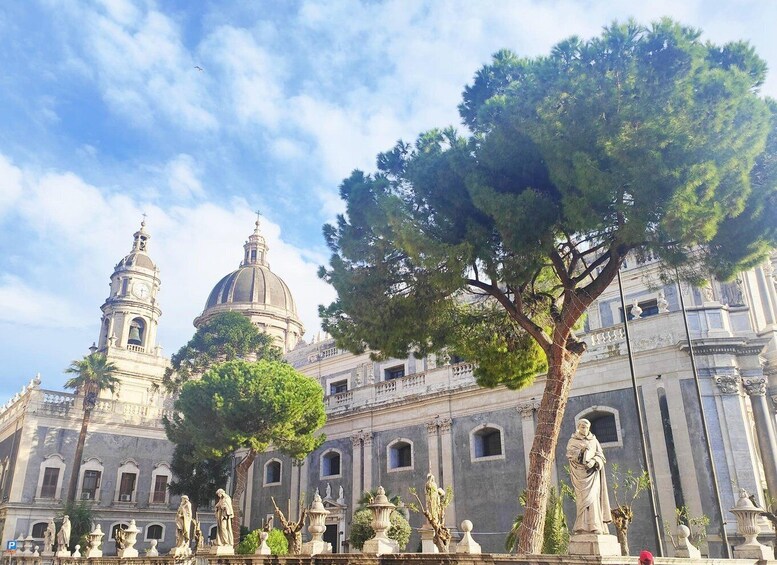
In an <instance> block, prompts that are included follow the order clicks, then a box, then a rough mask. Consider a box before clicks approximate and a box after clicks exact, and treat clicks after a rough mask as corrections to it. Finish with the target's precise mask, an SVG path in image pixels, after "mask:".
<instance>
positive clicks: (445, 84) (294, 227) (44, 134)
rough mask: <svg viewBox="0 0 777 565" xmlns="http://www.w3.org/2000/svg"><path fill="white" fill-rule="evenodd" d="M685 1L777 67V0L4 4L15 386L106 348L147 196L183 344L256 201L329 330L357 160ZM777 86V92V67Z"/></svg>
mask: <svg viewBox="0 0 777 565" xmlns="http://www.w3.org/2000/svg"><path fill="white" fill-rule="evenodd" d="M664 15H668V16H671V17H674V18H675V19H677V20H679V21H681V22H683V23H685V24H687V25H692V26H696V27H700V28H701V29H703V30H704V32H705V37H706V38H708V39H710V40H711V41H714V42H717V43H722V42H725V41H730V40H736V39H746V40H749V41H750V42H751V43H752V44H753V45H754V46H755V47H756V50H757V51H758V53H759V54H760V55H761V56H762V57H763V58H764V59H766V61H767V62H768V63H769V65H770V66H772V67H774V66H777V42H775V41H774V40H773V37H772V36H771V35H770V31H769V27H768V25H767V23H768V22H774V21H777V2H764V1H730V2H703V1H698V0H697V1H683V2H676V1H671V2H670V1H665V0H664V1H662V0H657V1H653V2H643V3H634V2H617V1H602V2H594V1H571V0H570V1H529V0H514V1H511V2H504V1H501V0H500V1H491V2H489V1H478V2H472V1H471V0H447V1H444V2H440V1H429V2H422V1H420V0H418V1H416V0H404V1H386V2H380V1H365V2H357V1H350V0H332V1H328V2H304V1H296V2H295V1H288V2H275V1H269V0H268V1H257V0H251V1H249V0H245V1H239V0H235V1H232V2H215V1H214V2H207V1H201V2H190V1H188V0H187V1H178V2H176V1H172V0H170V1H158V2H154V1H151V0H137V1H134V0H94V1H80V2H74V1H69V0H61V1H60V0H11V1H8V2H3V3H2V4H0V68H2V75H0V402H3V401H4V400H5V399H7V398H8V397H10V396H11V395H13V394H14V392H16V391H17V390H19V389H20V388H21V386H22V385H23V384H24V383H25V382H27V381H29V379H30V378H32V377H33V376H34V375H35V374H36V373H38V372H40V373H41V375H42V378H43V383H44V386H45V387H47V388H59V387H60V386H61V383H62V382H63V380H64V377H63V375H62V371H63V369H64V368H65V367H66V366H67V365H68V364H69V362H70V361H71V360H73V359H77V358H80V357H81V356H83V355H84V354H85V353H86V352H87V348H88V347H89V345H91V343H92V342H93V341H94V340H96V338H97V332H98V328H99V321H100V310H99V307H100V305H101V304H102V302H103V301H104V299H105V298H106V296H107V289H108V287H107V285H108V280H109V276H110V274H111V272H112V270H113V266H114V265H115V264H116V262H117V261H118V260H119V259H120V258H121V257H123V256H124V255H125V254H126V253H127V252H128V251H129V250H130V245H131V241H132V233H133V232H134V231H135V230H136V229H137V227H138V225H139V222H140V219H141V214H143V213H146V214H148V220H147V228H148V230H149V231H150V232H151V234H152V240H151V244H150V255H151V256H152V258H153V259H154V260H155V261H156V262H157V264H158V265H159V267H160V269H161V277H162V291H161V293H160V297H159V298H160V304H161V307H162V310H163V317H162V319H161V322H160V328H159V341H160V343H161V344H162V345H163V347H164V351H165V352H166V354H168V355H170V354H171V353H173V352H174V351H176V350H177V349H178V348H179V347H180V346H181V345H182V344H183V343H184V342H185V341H186V340H187V339H188V338H189V337H191V334H192V332H193V327H192V325H191V322H192V320H193V319H194V317H195V316H197V315H198V314H199V313H200V312H201V311H202V307H203V305H204V302H205V299H206V297H207V295H208V292H209V291H210V289H211V288H212V286H213V285H214V284H215V283H216V282H217V281H218V279H219V278H221V276H223V275H224V274H226V273H228V272H230V271H231V270H233V269H235V268H236V267H237V266H238V264H239V261H240V259H241V257H242V247H241V246H242V243H243V241H244V240H245V238H246V237H247V236H248V235H249V234H250V233H251V231H252V228H253V221H254V214H253V210H256V209H259V210H261V211H262V214H263V220H262V229H263V232H264V234H265V236H266V237H267V240H268V243H269V246H270V252H269V256H268V257H269V260H270V265H271V267H272V268H273V270H274V271H276V272H277V273H278V274H279V275H280V276H281V277H283V278H284V280H286V282H287V283H288V284H289V286H290V287H291V290H292V292H293V293H294V295H295V298H296V300H297V305H298V310H299V313H300V316H301V317H302V319H303V321H304V323H305V325H306V327H307V328H308V330H309V331H308V335H307V337H308V339H309V338H310V336H311V334H314V333H315V332H316V331H317V330H318V320H317V316H316V306H317V304H319V303H322V302H329V301H330V300H331V299H332V298H333V293H332V291H331V290H330V289H329V288H328V287H326V286H325V285H324V284H323V283H321V282H320V281H319V280H318V279H317V277H316V274H315V273H316V269H317V267H318V265H320V264H322V263H324V262H325V261H326V259H327V255H328V253H327V250H326V248H325V246H324V242H323V239H322V237H321V226H322V224H324V223H325V222H327V221H331V220H332V219H333V218H334V217H335V215H336V214H337V213H338V212H340V211H341V209H342V207H341V204H340V202H339V199H338V194H337V187H338V184H339V182H340V181H341V180H342V179H343V178H344V177H345V176H347V175H348V174H349V172H350V171H351V170H352V169H354V168H361V169H366V170H372V169H373V163H374V158H375V155H376V154H377V153H378V152H379V151H382V150H385V149H388V148H390V147H391V146H392V145H393V144H394V143H395V142H396V140H398V139H400V138H402V139H405V140H413V139H414V138H415V137H416V135H417V134H418V133H419V132H421V131H423V130H425V129H428V128H431V127H437V126H445V125H448V124H456V125H457V124H458V123H459V121H458V115H457V112H456V105H457V103H458V102H459V96H460V93H461V91H462V89H463V87H464V86H465V85H466V84H467V83H468V82H469V81H470V79H471V77H472V76H473V74H474V73H475V71H476V70H477V69H478V68H479V67H480V66H481V65H482V64H484V63H485V62H487V61H488V59H489V57H490V55H491V54H492V53H494V52H495V51H497V50H498V49H500V48H504V47H507V48H510V49H513V50H514V51H516V52H517V53H519V54H521V55H526V56H533V55H538V54H543V53H547V52H548V50H549V49H550V47H551V46H552V45H553V44H555V43H556V42H558V41H559V40H561V39H564V38H566V37H568V36H570V35H573V34H576V35H579V36H582V37H590V36H593V35H596V34H598V33H599V30H600V29H601V27H602V26H603V25H606V24H608V23H610V22H611V21H613V20H615V19H617V20H623V19H626V18H628V17H634V18H635V19H637V21H639V22H642V23H649V22H651V21H654V20H656V19H658V18H660V17H661V16H664ZM197 66H199V67H201V68H202V69H203V70H202V71H200V70H198V69H197V68H195V67H197ZM763 92H764V93H765V94H768V95H770V96H772V97H777V73H774V72H772V73H771V74H770V76H769V79H768V82H767V84H766V85H765V86H764V88H763Z"/></svg>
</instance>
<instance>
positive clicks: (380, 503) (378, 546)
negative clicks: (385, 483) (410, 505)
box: [362, 486, 399, 555]
mask: <svg viewBox="0 0 777 565" xmlns="http://www.w3.org/2000/svg"><path fill="white" fill-rule="evenodd" d="M367 508H369V509H370V510H371V511H372V523H371V524H370V526H372V529H373V530H375V535H374V536H373V537H372V538H370V539H368V540H367V541H365V542H364V547H362V553H368V554H375V555H381V554H383V553H398V552H399V544H398V543H397V542H396V540H393V539H391V538H390V537H388V534H387V532H388V529H389V528H390V527H391V521H390V519H389V518H390V516H391V512H392V511H393V510H394V508H396V506H394V505H393V504H392V503H391V502H389V499H388V497H387V496H386V491H385V489H384V488H383V487H382V486H379V487H378V494H377V496H376V497H375V499H374V500H373V501H372V504H368V505H367Z"/></svg>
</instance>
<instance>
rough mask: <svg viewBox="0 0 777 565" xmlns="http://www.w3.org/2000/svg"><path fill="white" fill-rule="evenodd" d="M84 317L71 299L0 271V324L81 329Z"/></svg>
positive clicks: (84, 324)
mask: <svg viewBox="0 0 777 565" xmlns="http://www.w3.org/2000/svg"><path fill="white" fill-rule="evenodd" d="M89 322H90V320H88V319H87V318H85V317H84V316H83V314H82V313H81V312H80V311H79V309H78V308H76V307H73V306H72V305H71V303H70V300H68V299H67V298H64V297H62V296H60V295H58V294H53V293H50V292H46V291H41V290H38V289H36V288H34V287H31V286H30V285H28V284H26V283H25V282H23V281H22V280H21V279H19V278H18V277H15V276H12V275H0V324H1V323H9V324H18V325H22V326H33V327H40V328H61V329H63V330H65V329H73V328H77V329H84V328H86V327H87V326H88V324H89Z"/></svg>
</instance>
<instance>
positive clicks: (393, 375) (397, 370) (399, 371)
mask: <svg viewBox="0 0 777 565" xmlns="http://www.w3.org/2000/svg"><path fill="white" fill-rule="evenodd" d="M385 375H386V380H387V381H390V380H392V379H401V378H402V377H404V376H405V366H404V365H398V366H396V367H390V368H388V369H386V372H385Z"/></svg>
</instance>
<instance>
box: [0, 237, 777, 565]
mask: <svg viewBox="0 0 777 565" xmlns="http://www.w3.org/2000/svg"><path fill="white" fill-rule="evenodd" d="M149 238H150V236H149V234H148V233H147V232H146V231H145V228H144V227H143V226H141V229H140V230H139V231H138V232H136V233H135V234H134V240H133V247H132V251H131V253H130V254H129V255H127V256H126V257H125V258H124V259H122V261H120V262H119V263H118V264H117V265H116V267H115V269H114V272H113V274H112V276H111V294H110V296H109V297H108V299H107V300H106V302H105V303H104V304H103V306H102V313H103V318H102V322H101V326H100V334H99V341H98V343H97V345H96V347H97V349H99V350H100V351H104V352H105V353H106V354H107V355H108V357H109V359H110V360H111V361H113V362H114V363H116V365H117V366H118V367H119V369H120V378H121V383H122V384H121V387H120V389H119V390H118V392H117V394H116V395H114V396H112V397H111V396H110V395H108V396H105V397H104V398H101V399H100V401H99V402H98V405H97V407H96V409H95V411H94V413H93V417H92V425H91V426H90V431H89V435H88V438H87V443H86V448H85V450H84V462H83V465H82V468H81V476H80V477H79V483H78V484H79V491H78V497H79V498H88V499H89V500H95V501H96V502H97V503H98V504H99V507H98V508H99V516H100V522H101V524H102V528H103V530H104V531H108V532H110V531H111V530H112V528H113V527H115V526H116V524H119V523H121V522H126V521H127V520H128V519H129V518H130V517H133V518H135V519H136V522H137V524H138V527H139V528H140V529H141V530H142V533H141V534H140V535H139V540H140V541H141V543H139V544H138V545H139V546H143V545H144V541H148V540H150V539H158V540H159V547H160V549H162V550H164V549H166V548H169V547H170V546H171V545H173V543H174V537H175V532H174V530H175V528H174V523H173V518H174V512H175V508H176V507H177V503H178V501H177V499H176V498H175V497H171V496H170V495H169V494H168V492H167V490H166V485H167V482H168V481H169V480H170V479H171V471H170V466H169V461H170V457H171V455H172V446H171V444H170V443H169V442H168V441H167V440H166V438H165V435H164V430H163V428H162V426H161V417H162V415H164V414H165V413H167V411H169V410H171V408H172V399H170V398H166V397H164V396H161V395H160V394H159V393H158V392H155V391H154V389H153V387H152V386H151V385H153V384H154V383H158V382H159V380H160V379H161V376H162V374H163V372H164V369H165V367H166V366H167V363H168V361H167V359H165V358H164V357H162V356H161V354H160V350H159V348H158V347H157V344H156V329H157V327H158V324H159V322H160V316H161V310H160V309H159V305H158V302H157V293H158V291H159V286H160V277H159V271H158V270H157V268H156V265H155V264H154V263H153V261H152V260H151V259H150V256H149V254H148V243H149ZM267 251H268V249H267V245H266V243H265V241H264V238H263V237H262V236H261V234H260V232H259V225H258V222H257V225H256V229H255V230H254V232H253V234H252V235H251V236H250V237H249V238H248V240H247V241H246V243H245V245H244V258H243V261H242V262H241V264H240V267H239V268H238V269H237V270H236V271H234V272H232V273H230V274H228V275H226V276H225V277H224V278H223V279H222V280H220V281H219V282H218V283H217V284H216V286H215V287H214V289H213V291H212V292H211V293H210V295H209V296H208V297H207V300H206V307H205V310H204V311H203V313H202V314H201V315H200V316H199V317H198V318H197V319H196V320H195V324H196V325H199V324H201V323H203V322H204V321H207V319H209V318H210V317H211V316H213V315H215V314H216V313H218V312H220V311H226V310H234V311H240V312H242V313H243V314H244V315H246V316H248V317H249V318H250V319H251V320H252V321H253V322H254V323H256V324H257V325H258V326H259V327H260V328H262V329H263V330H265V331H267V332H268V333H270V334H271V335H273V336H274V337H275V338H276V340H277V343H278V344H279V345H280V346H282V347H283V348H284V350H286V351H287V353H286V359H287V360H288V362H289V363H291V364H292V365H293V366H294V367H296V368H297V369H298V370H300V371H302V372H303V373H305V374H307V375H309V376H310V377H311V378H315V379H317V380H318V382H319V383H320V384H321V386H322V388H323V389H324V391H325V400H324V401H325V404H326V409H327V415H328V421H327V424H326V426H325V428H324V430H323V431H324V433H325V434H326V438H327V439H326V442H325V443H324V444H323V445H322V446H321V447H320V448H319V449H318V450H317V451H315V452H314V453H312V454H310V455H309V456H308V457H307V458H306V459H305V460H304V461H303V462H301V463H300V462H293V461H291V460H289V459H288V458H286V457H285V456H283V455H282V454H279V453H275V452H272V451H269V452H267V453H264V454H262V455H261V456H259V457H258V458H257V459H256V461H255V462H254V465H253V468H252V471H251V480H250V481H249V487H248V489H247V492H246V495H245V497H244V500H242V501H239V503H240V504H241V506H242V508H243V510H244V516H246V519H245V523H246V525H247V526H249V527H250V528H252V529H253V528H257V527H259V526H260V525H261V523H262V522H263V520H265V519H266V518H267V517H268V516H269V515H271V514H272V509H273V507H272V503H271V501H270V497H274V498H275V500H276V501H278V502H279V504H281V501H284V502H285V501H286V500H289V501H290V505H291V508H295V507H296V506H297V504H298V503H299V502H300V501H302V502H303V503H305V504H308V503H309V502H310V500H311V499H312V496H313V492H314V491H316V490H318V491H319V492H320V493H321V495H322V498H324V504H325V506H326V507H327V509H328V510H329V511H330V514H329V516H328V517H327V532H326V534H325V539H327V541H330V542H332V544H333V547H334V548H335V549H336V551H347V550H348V547H347V539H348V531H349V523H350V520H351V516H352V514H353V512H354V510H355V507H356V506H357V503H358V500H359V498H361V495H362V493H363V492H364V491H367V490H370V489H374V488H377V486H378V485H382V486H383V487H384V488H385V489H386V490H387V491H388V492H389V493H392V494H398V495H401V496H402V498H403V499H404V500H405V501H408V500H409V499H410V496H409V492H408V489H409V488H410V487H416V488H417V489H419V490H421V487H422V486H423V482H424V480H425V477H426V474H427V472H428V471H429V470H431V471H432V472H433V473H434V474H435V475H436V476H437V482H438V483H439V484H441V485H444V486H451V487H452V488H453V491H454V499H453V503H452V504H451V506H450V507H449V509H448V523H449V525H450V526H452V527H454V528H455V527H456V526H457V525H458V524H460V523H461V521H462V520H464V519H469V520H471V521H472V522H473V523H474V525H475V529H474V532H473V535H474V536H475V538H476V539H477V541H478V542H479V543H481V545H482V546H483V550H484V551H491V552H500V551H503V548H504V539H505V536H506V534H507V531H508V530H509V529H510V526H511V525H512V523H513V521H514V519H515V517H516V516H517V515H518V514H520V513H521V508H520V505H519V503H518V494H519V493H520V492H521V491H522V489H523V488H524V487H525V484H526V469H527V467H528V454H529V449H530V447H531V443H532V441H533V438H534V430H535V423H536V410H537V407H538V404H539V399H540V397H541V394H542V386H543V379H542V377H539V378H538V379H537V381H536V382H535V383H534V384H533V385H531V386H530V387H527V388H526V389H523V390H521V391H509V390H507V389H505V388H496V389H484V388H481V387H479V386H478V385H477V384H476V382H475V380H474V377H473V367H472V366H471V365H470V364H469V363H467V362H466V361H463V360H452V361H454V362H452V363H451V360H443V359H436V358H434V357H428V358H424V359H414V358H410V359H392V360H387V361H381V362H373V361H371V360H370V359H369V356H368V355H366V354H364V355H352V354H350V353H347V352H344V351H340V350H338V349H337V347H336V345H335V344H334V342H333V340H331V339H329V338H323V339H322V338H317V339H315V340H313V342H312V343H306V342H305V341H303V340H301V336H302V334H303V328H302V324H301V322H300V320H299V317H298V316H297V313H296V306H295V304H294V300H293V296H292V294H291V291H290V289H289V287H288V286H287V285H286V283H285V282H284V281H283V280H282V279H280V277H278V276H277V275H276V274H274V273H273V272H272V271H271V270H270V267H269V263H268V261H267ZM775 264H777V255H773V256H772V258H771V261H768V262H765V263H764V264H763V265H761V266H759V267H758V268H756V269H754V270H752V271H749V272H747V273H743V274H742V275H741V276H740V278H739V279H738V280H737V281H736V282H734V283H721V282H718V281H712V282H711V283H710V284H709V286H707V287H705V288H691V287H687V286H683V288H682V292H683V299H684V305H685V309H686V311H687V321H688V328H689V332H690V334H691V338H692V342H693V345H694V347H693V358H694V361H695V365H696V373H697V374H698V377H699V380H698V382H699V391H700V393H701V401H702V406H703V411H704V415H705V420H706V423H707V427H708V429H709V436H710V445H711V452H712V458H711V459H712V462H714V465H715V470H716V474H717V483H718V491H719V493H720V506H722V508H723V520H724V521H725V522H726V531H727V532H728V535H729V537H730V539H734V538H735V536H736V526H735V523H734V520H733V516H732V515H730V514H728V512H727V511H728V509H729V508H731V507H733V505H734V502H735V500H736V494H737V493H738V490H739V488H745V489H747V490H748V492H751V493H753V494H754V495H755V496H756V498H757V499H758V500H759V501H760V502H761V503H764V500H765V498H764V497H765V493H766V492H767V490H768V492H770V493H777V445H776V444H775V431H774V428H775V398H777V371H775V367H777V337H776V333H777V292H775V278H774V265H775ZM621 274H622V277H623V287H624V294H625V302H626V312H627V315H628V316H629V318H630V321H629V334H630V339H629V343H628V345H630V347H631V351H632V354H633V361H634V373H635V380H636V384H637V387H636V394H637V395H638V397H639V399H640V401H641V404H642V406H643V408H644V409H643V415H642V421H641V423H642V428H643V429H644V441H645V442H646V446H647V450H648V454H649V456H648V463H647V464H648V467H649V469H650V471H651V475H652V476H653V479H654V481H655V493H656V503H657V505H656V506H657V507H656V510H657V513H658V515H659V516H660V519H661V521H662V522H663V523H665V524H669V525H671V529H674V527H673V524H674V519H675V508H676V507H678V506H685V507H687V508H688V510H689V512H690V513H691V514H693V515H696V516H699V515H702V514H704V515H706V516H709V517H710V519H711V521H712V523H711V525H710V527H709V540H710V545H711V547H712V553H713V554H714V553H716V550H715V546H716V545H719V544H720V541H721V536H720V535H719V532H720V527H719V526H720V520H721V512H720V510H719V507H718V503H717V499H716V497H715V489H713V484H712V479H711V473H710V457H709V452H708V450H707V448H706V444H705V442H704V441H702V437H703V435H702V417H701V410H700V406H699V399H698V394H697V388H696V381H695V379H694V371H693V370H692V365H691V354H690V353H691V351H689V348H688V340H687V338H686V329H685V319H686V318H685V316H684V314H683V311H682V308H681V303H680V295H679V292H680V291H679V287H678V285H676V284H668V285H664V284H662V283H659V282H658V278H657V264H656V263H655V262H653V261H651V260H647V261H643V262H641V263H638V262H636V261H632V260H629V261H628V262H627V264H626V265H625V266H624V267H623V269H622V271H621ZM622 317H623V309H622V308H621V302H620V295H619V291H618V287H617V285H612V286H611V287H610V288H609V289H608V290H607V291H606V292H605V293H604V294H603V295H602V296H600V297H599V299H598V300H597V301H596V302H595V303H594V304H593V305H592V306H591V308H590V309H589V311H588V314H587V317H586V321H585V326H584V328H582V329H581V331H580V337H581V339H583V340H585V341H586V343H587V345H588V352H587V353H586V355H585V357H584V360H583V362H582V363H581V364H580V368H579V369H578V372H577V375H576V377H575V383H574V387H573V391H572V395H571V398H570V400H569V404H568V407H567V412H566V417H565V420H564V424H563V429H562V432H561V438H560V440H559V448H558V450H557V454H556V468H555V474H556V478H557V479H558V480H567V479H566V472H565V470H564V464H565V460H564V453H563V451H564V446H565V445H566V440H567V438H568V437H569V436H570V435H571V433H572V432H573V431H574V427H575V422H576V420H577V419H579V418H581V417H586V418H588V419H589V420H591V421H592V422H593V430H592V431H593V432H594V433H595V434H596V435H597V437H598V438H599V440H600V442H601V443H602V446H603V448H604V452H605V456H606V457H607V459H608V462H610V463H617V464H618V466H619V468H620V469H621V470H622V471H624V472H625V471H626V470H629V469H630V470H632V471H635V472H638V471H639V470H640V469H641V468H642V466H643V463H642V447H641V446H642V444H641V439H640V435H641V434H640V426H639V423H640V421H639V418H638V415H637V410H636V403H635V389H634V387H633V386H632V377H631V372H630V369H629V360H628V354H627V353H628V349H627V342H626V337H625V332H624V325H623V323H622ZM455 361H459V362H455ZM80 401H81V399H79V398H76V397H75V395H72V394H67V393H62V392H57V391H47V390H44V389H42V388H41V383H40V380H39V379H37V378H36V379H34V380H33V381H32V382H31V383H30V384H29V385H28V386H27V387H25V389H24V390H23V391H22V392H21V393H19V394H18V395H16V396H15V397H14V398H13V399H11V400H10V401H9V402H8V403H6V405H5V406H4V407H3V409H2V411H0V494H2V501H1V502H0V531H2V535H3V539H4V541H5V540H9V539H12V538H16V537H17V536H18V535H20V534H21V535H22V536H31V537H32V538H33V539H36V540H39V539H41V538H42V529H41V528H45V523H46V522H47V521H48V519H49V517H51V516H52V515H53V514H54V513H55V512H56V511H57V509H58V508H59V507H60V503H61V500H62V498H63V497H64V496H65V495H66V493H65V492H64V490H65V489H66V485H67V484H68V481H69V476H70V475H69V470H70V468H71V466H72V460H73V454H74V448H75V442H76V439H77V436H78V430H79V427H80V423H81V418H82V416H83V412H82V410H81V404H80ZM611 486H612V485H611ZM611 500H612V496H611ZM570 504H571V503H570ZM282 506H283V504H282ZM571 508H572V506H570V507H569V508H568V510H570V511H571ZM635 516H636V518H635V523H634V524H633V526H632V531H631V533H630V540H631V544H632V547H634V548H636V547H637V546H640V547H649V548H655V545H656V541H655V539H656V532H655V528H654V527H653V517H652V514H651V509H650V504H649V498H648V497H647V496H642V497H641V498H640V499H639V500H638V501H637V502H636V505H635ZM201 518H202V522H203V525H204V528H203V529H204V531H206V532H208V530H209V529H210V527H211V526H212V523H213V519H212V517H211V516H210V515H209V514H208V513H207V512H205V513H203V514H202V516H201ZM410 522H411V525H412V526H413V527H414V528H418V527H420V526H421V525H422V521H421V519H420V517H419V515H417V514H410ZM41 524H43V526H41ZM660 535H661V536H662V539H664V538H665V536H664V534H663V532H661V534H660ZM110 543H111V542H107V544H106V548H105V549H106V551H108V552H110V550H111V546H110ZM418 543H419V542H418V536H417V534H414V535H413V537H412V538H411V542H410V544H409V546H408V548H407V550H408V551H415V550H416V549H417V547H418ZM664 543H665V545H669V544H668V543H667V542H666V541H665V542H664ZM667 551H668V552H669V553H671V546H670V547H669V548H667Z"/></svg>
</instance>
